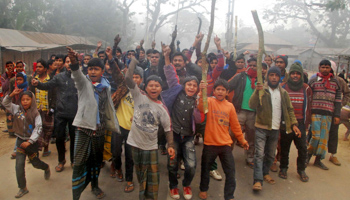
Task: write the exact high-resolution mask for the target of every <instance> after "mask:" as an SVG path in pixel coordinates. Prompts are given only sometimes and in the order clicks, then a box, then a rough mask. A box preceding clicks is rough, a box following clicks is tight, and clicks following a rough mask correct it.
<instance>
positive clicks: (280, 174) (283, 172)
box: [278, 168, 288, 179]
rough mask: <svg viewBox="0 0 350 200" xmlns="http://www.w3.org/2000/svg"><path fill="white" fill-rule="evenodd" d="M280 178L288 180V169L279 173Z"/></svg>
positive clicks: (283, 169)
mask: <svg viewBox="0 0 350 200" xmlns="http://www.w3.org/2000/svg"><path fill="white" fill-rule="evenodd" d="M278 177H280V178H283V179H287V177H288V176H287V168H281V170H280V172H279V173H278Z"/></svg>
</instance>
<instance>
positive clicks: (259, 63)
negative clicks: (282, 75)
mask: <svg viewBox="0 0 350 200" xmlns="http://www.w3.org/2000/svg"><path fill="white" fill-rule="evenodd" d="M252 15H253V18H254V22H255V25H256V28H257V29H258V34H259V51H258V57H257V64H256V66H257V72H258V83H261V84H263V78H262V56H263V54H266V53H265V44H264V31H263V29H262V27H261V23H260V20H259V16H258V13H257V12H256V10H252ZM263 94H264V91H263V90H260V91H259V99H260V105H262V102H261V97H262V95H263Z"/></svg>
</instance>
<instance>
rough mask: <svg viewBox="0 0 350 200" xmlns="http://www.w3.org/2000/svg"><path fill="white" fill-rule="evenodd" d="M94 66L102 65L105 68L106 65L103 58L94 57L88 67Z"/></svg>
mask: <svg viewBox="0 0 350 200" xmlns="http://www.w3.org/2000/svg"><path fill="white" fill-rule="evenodd" d="M93 66H97V67H101V69H102V70H104V69H105V65H104V64H103V62H102V60H101V59H99V58H92V59H91V60H90V61H89V62H88V67H93Z"/></svg>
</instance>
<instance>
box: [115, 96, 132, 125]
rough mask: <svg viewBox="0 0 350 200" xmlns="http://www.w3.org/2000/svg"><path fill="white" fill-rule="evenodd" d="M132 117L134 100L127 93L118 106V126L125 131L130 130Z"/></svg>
mask: <svg viewBox="0 0 350 200" xmlns="http://www.w3.org/2000/svg"><path fill="white" fill-rule="evenodd" d="M133 116H134V100H133V98H132V96H131V93H130V92H129V93H128V94H127V95H125V96H124V97H123V98H122V99H121V101H120V104H119V106H118V109H117V118H118V122H119V126H121V127H122V128H124V129H126V130H130V129H131V122H132V120H131V119H132V117H133Z"/></svg>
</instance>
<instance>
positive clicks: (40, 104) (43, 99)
mask: <svg viewBox="0 0 350 200" xmlns="http://www.w3.org/2000/svg"><path fill="white" fill-rule="evenodd" d="M35 78H36V79H37V80H39V75H36V77H35ZM49 80H50V76H49V75H47V76H46V78H45V79H44V80H43V81H40V80H39V81H40V82H41V83H46V82H47V81H49ZM35 98H36V105H37V108H38V110H42V111H48V110H49V92H48V91H47V90H39V89H38V88H35Z"/></svg>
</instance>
